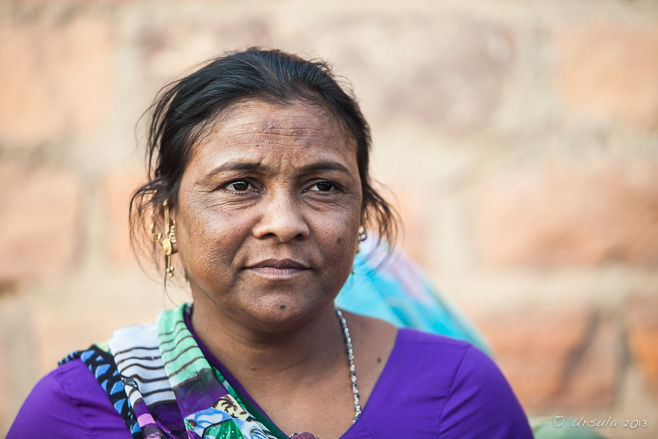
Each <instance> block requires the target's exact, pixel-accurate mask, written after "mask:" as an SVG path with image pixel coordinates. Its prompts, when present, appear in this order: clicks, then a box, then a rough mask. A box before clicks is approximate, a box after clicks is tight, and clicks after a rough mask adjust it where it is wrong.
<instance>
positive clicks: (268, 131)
mask: <svg viewBox="0 0 658 439" xmlns="http://www.w3.org/2000/svg"><path fill="white" fill-rule="evenodd" d="M291 147H294V148H292V149H293V150H296V151H297V152H300V153H302V152H305V151H306V152H313V151H314V150H316V151H315V152H317V149H322V150H325V151H327V152H328V151H329V150H332V151H333V152H335V153H341V154H348V155H350V156H353V155H355V152H356V141H355V140H354V139H353V138H352V136H351V135H350V134H349V133H348V131H347V130H345V129H344V128H343V127H342V126H341V124H340V123H339V122H338V120H337V119H336V117H335V116H334V115H333V114H332V113H331V112H330V111H329V110H328V109H325V108H323V107H321V106H319V105H313V104H308V103H305V102H299V101H296V102H293V103H290V104H287V105H276V104H271V103H267V102H262V101H254V100H252V101H246V102H241V103H238V104H235V105H233V106H232V107H230V108H229V109H227V110H225V111H223V112H222V113H221V114H220V115H219V117H218V118H217V119H216V120H215V121H213V123H211V124H210V125H209V126H208V127H206V129H205V130H204V132H203V133H202V134H201V136H200V139H199V140H198V141H197V142H196V144H195V145H194V154H193V155H194V156H196V155H198V154H201V155H205V154H206V153H210V152H214V153H217V152H220V151H222V152H229V151H228V150H236V151H235V152H240V153H242V154H245V153H248V152H251V153H255V152H257V151H261V152H272V151H277V150H279V151H278V152H284V151H286V152H291V151H289V150H290V149H291ZM292 152H294V151H292Z"/></svg>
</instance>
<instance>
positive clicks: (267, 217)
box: [173, 101, 362, 331]
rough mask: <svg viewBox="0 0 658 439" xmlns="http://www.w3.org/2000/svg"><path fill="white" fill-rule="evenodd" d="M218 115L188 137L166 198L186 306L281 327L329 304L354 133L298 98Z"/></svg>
mask: <svg viewBox="0 0 658 439" xmlns="http://www.w3.org/2000/svg"><path fill="white" fill-rule="evenodd" d="M225 115H226V116H225V117H223V118H222V117H220V118H219V120H218V121H217V122H216V123H214V124H213V125H212V126H211V127H209V128H208V129H207V132H206V135H205V136H203V138H202V140H201V141H200V142H198V144H196V145H194V153H193V155H192V158H191V160H190V162H189V163H188V165H187V168H186V170H185V172H184V174H183V178H182V181H181V186H180V192H179V198H178V202H177V205H175V206H174V207H173V209H174V211H173V212H174V213H173V215H174V218H175V220H176V229H177V238H178V252H179V255H180V257H181V259H182V261H183V265H184V268H185V271H186V273H187V276H188V278H189V282H190V286H191V290H192V295H193V298H194V302H195V314H196V313H199V312H202V313H205V314H206V315H207V317H211V315H214V316H215V317H219V318H228V319H231V320H232V321H234V322H237V323H239V324H241V325H243V326H245V327H248V328H252V329H262V330H269V331H275V330H286V329H287V328H289V327H292V325H294V324H295V323H299V322H303V321H307V320H310V319H312V318H313V316H314V315H316V314H317V313H318V312H320V311H321V310H323V309H326V308H327V307H328V306H331V304H332V302H333V300H334V298H335V296H336V295H337V294H338V292H339V291H340V288H341V287H342V286H343V284H344V283H345V281H346V279H347V277H348V276H349V274H350V270H351V267H352V263H353V259H354V255H355V251H356V244H357V234H358V229H359V223H360V217H361V204H362V193H361V181H360V178H359V171H358V168H357V161H356V142H355V141H354V140H353V139H352V138H351V137H350V136H348V135H346V134H345V133H344V132H343V130H341V128H340V127H339V125H338V123H337V122H336V121H335V119H334V118H333V117H332V116H331V114H330V113H329V112H328V111H325V110H323V109H321V108H318V107H316V106H312V105H309V104H305V103H300V102H297V103H292V104H290V105H287V106H275V105H271V104H267V103H263V102H259V101H247V102H246V103H242V104H238V105H236V106H235V107H233V108H232V109H231V110H229V111H228V112H225Z"/></svg>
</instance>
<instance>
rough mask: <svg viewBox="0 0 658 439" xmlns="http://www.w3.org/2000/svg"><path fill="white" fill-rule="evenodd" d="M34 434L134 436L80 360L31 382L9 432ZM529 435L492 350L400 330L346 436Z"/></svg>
mask: <svg viewBox="0 0 658 439" xmlns="http://www.w3.org/2000/svg"><path fill="white" fill-rule="evenodd" d="M186 323H187V325H188V328H189V329H190V330H191V331H192V334H193V335H194V337H195V339H196V341H197V343H198V344H199V347H200V348H201V350H202V351H203V353H204V354H205V356H206V358H207V359H208V361H209V362H210V363H211V364H213V365H214V366H215V367H217V368H218V369H219V370H220V371H221V372H222V374H224V377H225V378H226V379H227V380H228V381H229V382H230V383H231V384H232V385H233V386H234V387H235V388H236V389H237V390H238V392H239V393H240V394H242V395H244V396H245V397H247V398H249V399H250V400H251V397H250V396H249V395H248V394H247V393H246V392H245V390H244V388H243V387H242V386H241V385H240V383H238V382H237V381H236V380H235V378H234V377H233V376H232V374H231V373H230V372H229V371H228V370H226V368H225V367H224V366H223V365H222V364H221V363H219V361H217V359H216V358H214V356H213V355H212V354H210V352H209V351H208V349H207V348H206V347H205V345H204V344H203V343H202V342H201V340H199V339H198V337H196V334H195V333H194V331H193V329H192V327H191V325H190V323H189V321H186ZM251 401H252V402H253V403H254V404H256V402H255V401H253V400H251ZM181 422H182V420H181ZM33 437H48V438H52V439H60V438H62V439H63V438H102V439H132V436H131V434H130V432H129V431H128V429H127V427H126V425H125V424H124V422H123V420H122V419H121V416H119V414H118V413H117V412H116V411H115V410H114V407H112V404H111V403H110V400H109V398H108V396H107V394H106V393H105V391H104V390H103V389H102V388H101V387H100V385H99V384H98V382H97V381H96V379H95V378H94V376H93V375H92V373H91V372H90V371H89V369H87V367H86V366H85V364H84V363H83V362H82V361H81V360H73V361H71V362H69V363H66V364H65V365H63V366H60V367H58V368H57V369H55V370H54V371H52V372H51V373H50V374H48V375H46V376H45V377H44V378H43V379H42V380H41V381H40V382H39V383H38V384H37V385H36V386H35V387H34V389H33V390H32V393H31V394H30V395H29V396H28V398H27V400H26V401H25V403H24V404H23V407H22V408H21V410H20V412H19V413H18V416H17V417H16V419H15V421H14V424H13V425H12V427H11V429H10V430H9V435H8V436H7V439H23V438H33ZM532 437H533V436H532V431H531V430H530V426H529V424H528V421H527V418H526V416H525V414H524V412H523V409H522V408H521V405H520V404H519V402H518V400H517V399H516V397H515V396H514V393H512V389H511V388H510V386H509V384H508V383H507V381H506V380H505V378H504V377H503V375H502V373H501V372H500V370H499V369H498V367H497V366H496V365H495V364H494V363H493V361H491V359H490V358H489V357H487V356H486V355H485V354H483V353H482V352H480V351H479V350H477V349H476V348H474V347H472V346H471V345H469V344H466V343H464V342H461V341H457V340H453V339H450V338H446V337H440V336H436V335H432V334H426V333H422V332H419V331H415V330H411V329H400V330H398V334H397V338H396V341H395V345H394V347H393V351H392V352H391V355H390V357H389V359H388V362H387V363H386V366H385V367H384V370H383V372H382V374H381V376H380V377H379V380H378V381H377V384H376V385H375V388H374V390H373V392H372V394H371V395H370V398H369V399H368V402H367V403H366V405H365V407H364V408H363V411H362V413H361V417H360V418H359V419H358V420H357V422H356V423H355V424H353V425H352V426H351V427H350V428H349V430H347V431H346V432H345V433H344V434H343V435H342V436H341V438H343V439H357V438H395V439H400V438H414V439H424V438H491V439H493V438H510V439H524V438H532Z"/></svg>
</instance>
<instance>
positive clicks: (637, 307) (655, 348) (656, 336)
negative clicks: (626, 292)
mask: <svg viewBox="0 0 658 439" xmlns="http://www.w3.org/2000/svg"><path fill="white" fill-rule="evenodd" d="M626 322H627V325H628V338H629V348H630V350H631V355H632V361H633V363H634V364H636V365H637V366H638V367H639V369H640V370H641V371H642V374H643V376H644V378H645V379H646V381H647V384H648V388H649V389H650V390H651V391H652V392H653V394H654V395H657V396H658V290H656V291H654V292H653V294H650V295H649V294H646V295H639V294H638V295H635V296H633V297H632V298H631V299H630V300H629V304H628V308H627V314H626Z"/></svg>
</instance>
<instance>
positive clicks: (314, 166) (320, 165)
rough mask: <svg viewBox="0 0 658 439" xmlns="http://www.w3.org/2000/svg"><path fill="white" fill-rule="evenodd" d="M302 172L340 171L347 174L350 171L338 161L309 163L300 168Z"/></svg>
mask: <svg viewBox="0 0 658 439" xmlns="http://www.w3.org/2000/svg"><path fill="white" fill-rule="evenodd" d="M299 171H300V172H301V173H307V172H312V171H340V172H344V173H346V174H349V173H350V171H349V169H347V168H346V167H345V166H343V165H342V164H340V163H338V162H317V163H311V164H309V165H304V166H302V167H301V168H299Z"/></svg>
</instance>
